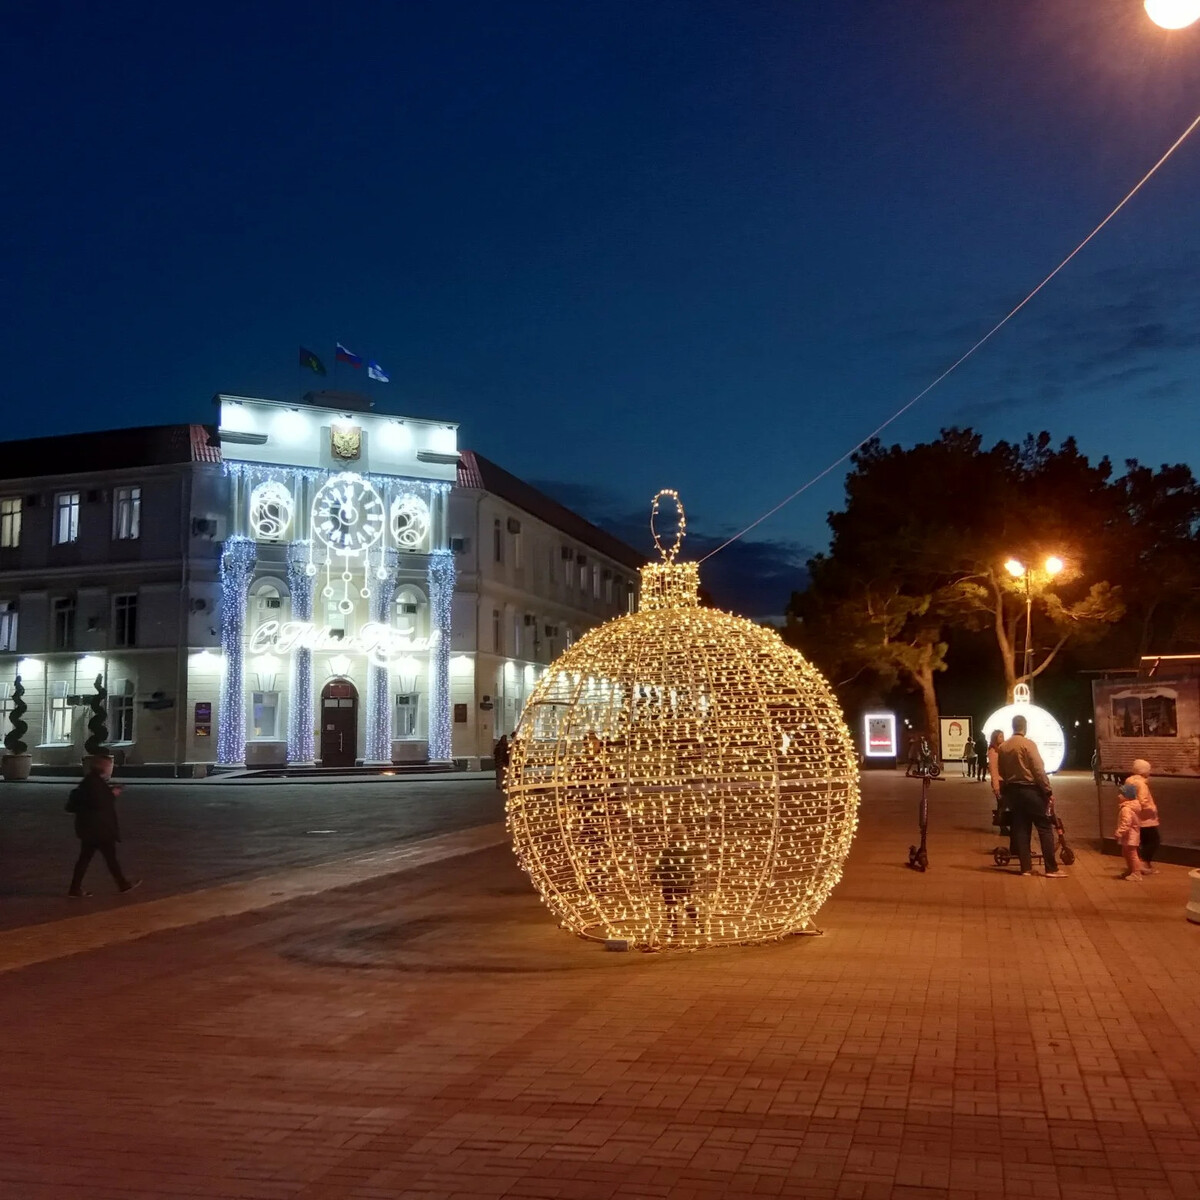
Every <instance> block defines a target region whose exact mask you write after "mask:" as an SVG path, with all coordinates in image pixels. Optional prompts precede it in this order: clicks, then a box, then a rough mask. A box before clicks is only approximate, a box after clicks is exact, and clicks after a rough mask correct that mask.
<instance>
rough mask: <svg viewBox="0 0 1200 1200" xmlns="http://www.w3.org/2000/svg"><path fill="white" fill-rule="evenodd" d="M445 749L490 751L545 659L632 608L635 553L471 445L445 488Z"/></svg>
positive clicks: (509, 726) (483, 754) (461, 754)
mask: <svg viewBox="0 0 1200 1200" xmlns="http://www.w3.org/2000/svg"><path fill="white" fill-rule="evenodd" d="M449 519H450V536H451V545H452V547H453V549H454V551H455V562H456V564H457V568H458V583H457V587H456V590H455V594H454V615H453V619H452V621H451V627H452V630H453V637H452V655H451V660H450V689H451V697H452V700H453V704H454V738H453V745H454V754H455V757H458V758H470V759H475V758H485V759H486V758H488V757H489V756H490V755H491V753H492V746H493V744H494V742H495V739H496V738H498V737H499V736H500V735H501V734H502V733H511V732H512V731H513V729H514V728H515V727H516V724H517V720H518V718H519V717H520V715H521V709H522V708H523V707H524V704H525V701H526V700H527V699H528V698H529V694H530V692H531V691H532V690H533V687H534V684H535V683H536V682H537V680H538V679H539V678H540V677H541V675H542V674H543V672H544V671H545V669H546V666H547V665H548V664H549V663H550V662H552V661H553V660H554V658H555V657H557V655H558V654H560V653H561V652H562V651H563V650H564V649H565V648H566V647H567V646H569V645H570V644H571V643H572V642H573V641H574V640H575V639H576V638H578V637H579V636H580V635H581V634H583V633H585V632H586V631H587V630H588V629H591V628H592V627H593V626H595V625H599V624H601V623H602V622H604V621H607V620H609V619H611V618H612V617H616V616H620V615H621V614H622V613H625V612H629V611H631V610H632V608H634V607H635V606H636V596H637V592H636V589H637V580H638V568H639V567H640V566H641V565H642V564H643V563H644V562H645V557H644V556H643V555H640V554H638V553H637V552H636V551H635V550H633V549H631V548H630V547H629V546H627V545H625V543H624V542H621V541H619V540H618V539H616V538H614V537H612V536H611V535H610V534H607V533H605V532H604V531H603V530H602V529H598V528H597V527H596V526H595V525H592V524H589V523H588V522H587V521H585V520H584V519H583V518H582V517H580V516H578V515H577V514H576V513H573V512H571V510H570V509H568V508H564V507H563V506H562V505H561V504H558V503H557V502H556V501H554V500H551V499H550V497H548V496H546V495H544V494H543V493H542V492H539V491H538V490H537V489H536V488H533V487H530V485H529V484H527V483H524V482H522V481H521V480H520V479H517V478H516V477H515V476H513V475H510V474H509V473H508V472H507V471H505V470H502V469H501V468H500V467H498V466H496V464H495V463H492V462H489V461H488V460H487V459H486V458H483V457H482V456H481V455H479V454H475V453H474V452H472V451H470V450H464V451H463V452H462V455H461V461H460V464H459V467H458V486H457V487H456V488H455V489H454V491H453V492H452V493H451V495H450V518H449Z"/></svg>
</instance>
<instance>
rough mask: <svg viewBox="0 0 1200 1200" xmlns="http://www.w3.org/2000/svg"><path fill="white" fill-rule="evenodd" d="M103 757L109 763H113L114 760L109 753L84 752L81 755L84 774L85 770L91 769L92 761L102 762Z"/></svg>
mask: <svg viewBox="0 0 1200 1200" xmlns="http://www.w3.org/2000/svg"><path fill="white" fill-rule="evenodd" d="M105 759H107V760H108V761H109V762H110V763H114V764H115V761H116V760H115V759H114V758H113V756H112V755H111V754H85V755H84V756H83V770H84V774H87V772H88V771H90V770H91V769H92V764H93V763H94V762H103V761H104V760H105Z"/></svg>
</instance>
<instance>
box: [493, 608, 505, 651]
mask: <svg viewBox="0 0 1200 1200" xmlns="http://www.w3.org/2000/svg"><path fill="white" fill-rule="evenodd" d="M492 650H493V652H494V653H496V654H503V653H504V632H503V630H502V629H501V626H500V610H499V609H498V608H493V609H492Z"/></svg>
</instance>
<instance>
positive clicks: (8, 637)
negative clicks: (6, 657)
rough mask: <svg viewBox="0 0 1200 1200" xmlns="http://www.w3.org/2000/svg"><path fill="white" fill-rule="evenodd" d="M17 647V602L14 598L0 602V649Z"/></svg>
mask: <svg viewBox="0 0 1200 1200" xmlns="http://www.w3.org/2000/svg"><path fill="white" fill-rule="evenodd" d="M16 648H17V603H16V601H15V600H6V601H3V602H0V650H15V649H16Z"/></svg>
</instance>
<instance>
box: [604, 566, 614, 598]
mask: <svg viewBox="0 0 1200 1200" xmlns="http://www.w3.org/2000/svg"><path fill="white" fill-rule="evenodd" d="M613 587H614V584H613V575H612V572H611V571H605V572H604V603H605V604H611V603H612V602H613Z"/></svg>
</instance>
